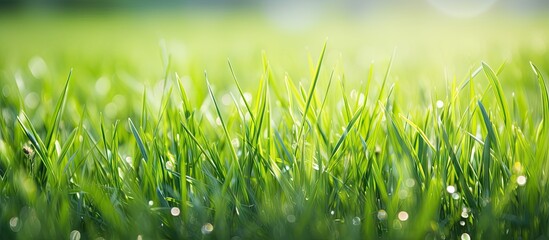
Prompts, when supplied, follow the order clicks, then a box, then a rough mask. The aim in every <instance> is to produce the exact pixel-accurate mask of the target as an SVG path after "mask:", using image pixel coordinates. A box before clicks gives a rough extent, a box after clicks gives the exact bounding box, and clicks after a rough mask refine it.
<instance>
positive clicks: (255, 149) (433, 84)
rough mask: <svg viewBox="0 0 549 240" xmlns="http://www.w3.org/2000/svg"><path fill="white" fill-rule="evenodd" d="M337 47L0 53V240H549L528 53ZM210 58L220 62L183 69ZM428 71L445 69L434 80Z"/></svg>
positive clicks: (543, 139) (542, 144)
mask: <svg viewBox="0 0 549 240" xmlns="http://www.w3.org/2000/svg"><path fill="white" fill-rule="evenodd" d="M111 20H113V19H111ZM105 21H106V20H105ZM234 21H237V22H238V21H241V20H234ZM113 22H116V21H115V20H113ZM90 24H91V23H90ZM92 25H93V24H92ZM483 26H493V25H490V24H487V25H483ZM534 29H535V27H534ZM0 31H2V30H0ZM3 31H7V30H3ZM12 31H14V32H16V31H15V30H13V29H12ZM70 31H74V32H78V31H76V30H74V29H72V30H70ZM217 31H223V29H219V28H217ZM258 31H263V30H258ZM494 31H495V32H498V31H500V30H494ZM517 31H518V30H517ZM540 31H541V30H540ZM106 32H108V31H106ZM130 32H131V31H130ZM265 32H266V33H267V32H269V31H265ZM381 33H383V32H381ZM477 33H478V34H485V35H481V36H486V37H487V38H489V37H488V35H490V33H491V31H490V30H486V32H482V31H479V32H477ZM542 33H543V31H542ZM28 34H31V33H28ZM113 34H116V33H113ZM227 34H228V33H227ZM31 35H32V34H31ZM128 35H129V37H131V36H138V34H136V33H133V34H130V33H128ZM228 35H231V34H228ZM84 36H85V35H84ZM231 36H233V37H234V35H231ZM542 36H546V35H542ZM313 37H315V38H316V37H318V36H313ZM174 38H175V37H174ZM74 39H77V40H79V39H81V40H80V41H82V42H86V40H85V37H82V36H76V37H75V38H74ZM115 39H118V38H115ZM191 39H192V38H191ZM196 39H201V38H200V36H197V38H196ZM196 39H194V40H189V41H198V40H196ZM258 39H259V40H258V42H261V41H266V40H261V39H263V38H262V37H261V36H258ZM311 39H312V38H311ZM341 39H342V38H336V39H334V40H330V41H329V42H328V44H327V47H326V45H324V47H322V43H323V42H325V41H326V40H325V38H321V39H315V40H310V41H312V42H314V44H315V45H314V47H313V48H312V49H309V51H308V52H307V51H306V50H305V49H303V48H302V49H301V50H298V49H296V48H295V46H296V45H297V43H296V44H295V45H294V43H292V42H290V43H287V46H288V49H291V50H292V52H290V53H287V52H282V53H281V52H278V51H276V50H280V51H283V50H284V49H285V47H284V45H279V46H277V47H276V48H273V49H276V50H273V51H269V49H268V48H269V46H266V47H265V48H267V50H265V51H264V52H263V53H262V51H261V49H254V47H253V46H252V47H251V48H252V50H250V52H244V53H242V55H238V54H236V52H230V51H229V50H227V52H222V53H218V55H211V56H209V57H208V58H204V59H200V58H196V57H194V56H191V57H188V58H181V59H178V58H177V56H175V57H174V55H177V54H180V53H179V52H178V50H181V49H175V50H173V49H172V48H170V46H172V47H173V45H170V44H165V42H163V43H161V45H160V47H159V48H158V49H159V50H158V51H157V52H159V53H157V55H156V56H144V55H147V54H144V55H143V56H142V55H139V54H138V55H139V59H141V58H147V59H144V60H139V59H131V57H132V56H136V55H133V54H135V53H133V50H134V48H132V47H131V46H128V48H127V49H118V50H113V51H114V53H115V54H114V55H108V53H109V51H108V50H105V49H108V47H107V45H101V46H99V47H98V49H96V51H97V52H95V50H94V49H93V48H92V49H91V50H89V52H87V51H85V50H63V47H62V46H58V47H57V48H55V49H57V51H60V52H58V53H56V52H55V51H52V52H48V51H46V52H43V53H44V54H43V55H41V54H38V53H34V52H33V51H32V50H30V51H29V52H30V54H29V55H30V56H26V57H25V55H26V54H27V53H23V50H21V51H22V53H21V55H18V52H17V51H9V53H7V55H6V56H5V57H2V60H1V61H0V63H1V65H0V69H1V70H2V72H1V74H2V75H0V82H1V83H2V85H1V89H0V90H1V92H0V100H1V101H0V109H1V112H0V119H2V120H0V154H1V159H0V178H1V179H2V181H1V183H0V202H1V203H2V204H1V205H0V233H1V235H2V236H4V237H6V238H20V239H29V238H67V237H69V238H71V239H79V238H80V237H82V238H86V239H87V238H91V239H96V238H105V239H110V238H123V239H135V238H138V237H139V236H141V237H142V238H145V239H148V238H153V239H158V238H190V239H202V238H220V239H229V238H233V237H240V238H244V239H249V238H254V239H255V238H267V239H271V238H276V239H303V238H305V239H308V238H320V239H326V238H328V239H332V238H355V239H356V238H358V239H375V238H387V239H425V238H426V239H456V238H461V239H469V238H470V239H483V238H512V239H513V238H524V239H532V238H547V237H549V235H547V234H548V228H549V203H548V202H547V201H546V199H549V195H548V190H549V186H548V185H547V172H548V171H549V165H548V163H547V159H548V157H549V155H548V154H549V149H548V148H547V147H546V146H547V145H548V144H549V128H548V126H547V121H549V120H548V118H549V97H548V96H549V95H548V90H547V86H546V81H547V78H545V79H544V76H547V75H546V73H547V69H549V64H548V62H547V60H546V59H545V58H544V53H546V51H547V50H544V48H543V46H538V47H532V46H530V45H529V43H530V39H526V38H524V39H523V38H519V37H517V38H515V39H512V40H508V41H510V42H515V43H516V44H511V45H509V46H510V48H511V50H513V51H517V53H513V54H511V55H512V58H511V59H505V57H501V56H499V54H500V52H505V51H507V50H508V49H505V48H504V46H505V45H504V44H502V45H503V47H502V46H498V45H490V44H489V43H493V42H490V41H488V40H486V42H483V43H482V44H486V46H485V47H486V52H483V53H479V52H476V53H475V54H473V55H474V57H473V59H472V60H471V59H469V57H470V56H463V55H461V54H459V51H460V50H462V48H465V49H466V47H464V46H461V45H460V47H458V48H457V49H456V50H453V51H448V52H446V54H450V55H451V56H452V57H450V58H454V59H450V60H449V58H447V57H445V56H438V57H437V56H436V55H437V51H433V52H428V53H426V54H425V55H421V54H418V52H414V51H411V50H413V49H412V48H408V47H407V46H406V45H405V46H404V52H403V53H400V52H399V51H401V50H399V49H400V48H397V49H396V50H395V49H394V46H392V47H390V48H387V50H388V51H387V52H386V53H385V54H384V56H383V57H381V59H382V60H381V61H379V62H370V61H368V62H364V61H359V60H356V59H355V57H357V56H356V55H355V53H354V52H353V51H352V50H353V47H356V46H358V45H357V44H355V43H353V42H355V41H357V40H352V39H351V40H349V43H350V45H351V46H349V48H348V49H347V48H345V47H341V46H343V45H344V43H343V42H342V41H341ZM478 39H483V38H482V37H478ZM248 40H249V41H250V42H254V41H253V39H248ZM293 40H294V41H296V42H299V40H297V38H296V39H293ZM2 41H4V42H13V41H14V40H13V39H11V40H10V38H5V39H2ZM117 41H121V42H123V41H124V40H123V39H122V40H121V39H118V40H116V41H115V40H113V42H114V43H113V44H120V42H117ZM233 41H234V40H233ZM331 41H334V42H335V43H334V45H335V46H332V45H330V43H331ZM414 41H417V39H416V40H414ZM32 42H34V41H32ZM419 42H421V41H419ZM269 43H270V44H277V42H276V41H272V42H269ZM318 43H320V44H318ZM351 43H353V44H351ZM448 43H449V42H447V43H446V44H448ZM453 43H455V44H458V42H457V41H453ZM141 44H143V45H144V46H149V45H148V44H145V43H144V42H137V43H136V46H140V45H141ZM194 44H197V43H190V46H191V47H190V49H191V50H189V51H193V50H192V49H194V48H193V47H194V46H200V45H194ZM208 44H210V43H206V44H204V45H205V46H207V45H208ZM340 44H341V45H340ZM204 45H202V46H204ZM311 45H312V44H311ZM388 45H390V43H389V44H388ZM410 45H412V44H410ZM154 46H155V47H150V46H149V47H148V48H147V49H144V50H143V51H145V53H150V52H151V51H152V50H150V49H151V48H157V47H156V46H158V45H157V44H156V42H155V43H154ZM230 46H234V45H231V44H228V45H223V44H222V47H220V49H222V48H230ZM386 46H387V45H383V47H386ZM441 46H444V43H442V44H441ZM467 46H471V49H475V47H474V44H471V45H467ZM383 47H382V48H383ZM437 47H440V46H433V48H437ZM374 48H375V47H372V48H371V49H374ZM38 49H41V48H38ZM389 49H390V50H389ZM421 49H423V50H428V48H421ZM533 49H535V50H537V51H538V52H537V51H534V50H533ZM37 51H38V50H37ZM72 51H75V52H72ZM194 51H196V52H199V51H198V50H194ZM365 51H366V52H369V50H365ZM408 51H411V52H408ZM71 52H72V53H71ZM393 52H394V53H393ZM76 53H81V54H83V56H84V57H82V58H80V59H78V58H75V57H74V56H72V54H76ZM63 54H67V55H65V56H63ZM96 54H97V55H96ZM102 54H105V55H104V56H107V57H105V58H106V59H107V60H106V62H103V63H102V62H101V57H99V55H102ZM193 54H196V53H193ZM208 54H211V53H210V52H208ZM287 54H289V55H288V56H285V55H287ZM307 54H308V55H307ZM271 55H273V56H272V57H271ZM347 56H349V58H353V59H354V60H346V59H347V58H346V57H347ZM369 56H374V55H369ZM391 56H392V57H391ZM227 57H229V58H230V60H229V61H228V62H227ZM413 57H415V59H417V60H416V61H415V62H414V61H411V59H412V58H413ZM18 58H21V59H18ZM14 59H15V60H14ZM157 59H160V60H157ZM210 59H217V60H215V61H221V62H222V63H217V62H216V63H214V64H211V65H206V66H201V65H198V66H197V65H195V64H194V62H193V61H196V62H199V64H202V63H203V62H202V61H205V60H210ZM219 59H221V60H219ZM273 59H275V60H273ZM288 59H293V60H292V61H289V62H285V61H283V60H288ZM296 59H298V60H296ZM441 59H444V60H445V61H448V62H449V63H448V64H452V63H454V64H455V66H460V67H457V68H455V69H454V70H452V72H453V73H448V72H447V74H446V76H444V75H443V74H442V73H444V70H441V69H440V68H439V67H440V65H439V64H440V63H439V62H437V60H441ZM530 60H531V61H532V63H531V62H530ZM139 61H143V62H142V64H144V65H148V66H147V67H146V68H143V67H141V68H140V67H138V66H137V65H139V64H136V62H139ZM483 61H486V62H483ZM492 61H495V62H492ZM503 63H505V64H503ZM102 64H103V65H102ZM407 64H410V65H412V67H410V66H407ZM151 65H153V66H151ZM415 66H422V67H421V68H420V69H413V67H415ZM536 66H538V67H539V68H538V67H536ZM71 67H74V69H73V70H72V71H71V70H70V69H71ZM358 68H360V69H358ZM448 68H452V66H451V65H449V66H448ZM63 69H65V70H63ZM204 70H205V72H204ZM63 71H64V72H63Z"/></svg>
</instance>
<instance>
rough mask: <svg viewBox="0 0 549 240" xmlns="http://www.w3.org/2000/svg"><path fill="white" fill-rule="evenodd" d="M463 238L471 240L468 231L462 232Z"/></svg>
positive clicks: (462, 239) (463, 239)
mask: <svg viewBox="0 0 549 240" xmlns="http://www.w3.org/2000/svg"><path fill="white" fill-rule="evenodd" d="M461 240H471V236H469V234H468V233H463V234H461Z"/></svg>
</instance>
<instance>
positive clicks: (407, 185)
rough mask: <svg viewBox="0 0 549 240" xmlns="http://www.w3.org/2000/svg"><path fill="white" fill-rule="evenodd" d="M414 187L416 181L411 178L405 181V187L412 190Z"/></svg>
mask: <svg viewBox="0 0 549 240" xmlns="http://www.w3.org/2000/svg"><path fill="white" fill-rule="evenodd" d="M415 185H416V180H414V179H413V178H408V179H406V187H409V188H413V187H414V186H415Z"/></svg>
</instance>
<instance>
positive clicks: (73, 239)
mask: <svg viewBox="0 0 549 240" xmlns="http://www.w3.org/2000/svg"><path fill="white" fill-rule="evenodd" d="M69 239H70V240H80V232H79V231H78V230H72V232H71V234H70V235H69Z"/></svg>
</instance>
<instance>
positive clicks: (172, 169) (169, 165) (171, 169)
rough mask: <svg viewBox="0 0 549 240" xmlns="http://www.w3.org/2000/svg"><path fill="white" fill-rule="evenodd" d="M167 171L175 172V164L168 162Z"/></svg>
mask: <svg viewBox="0 0 549 240" xmlns="http://www.w3.org/2000/svg"><path fill="white" fill-rule="evenodd" d="M166 169H168V170H170V171H174V170H175V166H174V164H173V162H172V161H167V162H166Z"/></svg>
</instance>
